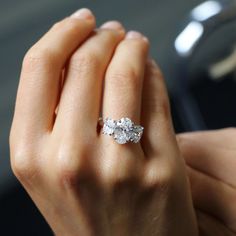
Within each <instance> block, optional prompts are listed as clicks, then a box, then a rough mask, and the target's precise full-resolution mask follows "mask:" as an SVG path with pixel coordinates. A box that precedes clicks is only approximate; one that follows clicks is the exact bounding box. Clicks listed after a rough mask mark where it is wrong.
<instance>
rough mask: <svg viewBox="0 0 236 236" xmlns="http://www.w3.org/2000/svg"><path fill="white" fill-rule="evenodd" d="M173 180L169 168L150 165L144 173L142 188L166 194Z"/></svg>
mask: <svg viewBox="0 0 236 236" xmlns="http://www.w3.org/2000/svg"><path fill="white" fill-rule="evenodd" d="M173 180H174V170H173V168H171V167H170V166H167V167H165V168H158V167H157V166H155V165H151V166H150V167H149V168H148V169H147V172H146V177H145V179H144V186H145V187H146V188H147V189H156V190H159V191H161V192H166V191H168V189H170V186H171V185H172V182H173Z"/></svg>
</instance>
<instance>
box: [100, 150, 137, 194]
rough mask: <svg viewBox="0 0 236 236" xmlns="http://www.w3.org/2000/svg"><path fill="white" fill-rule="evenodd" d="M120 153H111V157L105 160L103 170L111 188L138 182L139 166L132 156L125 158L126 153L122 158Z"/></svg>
mask: <svg viewBox="0 0 236 236" xmlns="http://www.w3.org/2000/svg"><path fill="white" fill-rule="evenodd" d="M120 155H121V153H119V154H113V155H109V159H107V160H105V161H104V164H103V170H102V171H101V173H102V175H103V179H104V180H105V182H106V183H105V185H106V186H107V187H108V188H109V189H111V190H116V189H119V188H120V187H122V188H123V187H128V186H131V185H132V184H134V183H136V182H138V171H137V168H136V167H137V166H136V165H135V164H134V163H133V161H134V160H131V158H130V157H129V158H125V155H124V156H123V157H122V160H121V156H120ZM111 156H112V158H111Z"/></svg>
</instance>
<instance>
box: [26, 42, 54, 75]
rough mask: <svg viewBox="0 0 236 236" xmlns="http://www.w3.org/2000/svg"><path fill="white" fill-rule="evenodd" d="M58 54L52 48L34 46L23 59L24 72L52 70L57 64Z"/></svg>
mask: <svg viewBox="0 0 236 236" xmlns="http://www.w3.org/2000/svg"><path fill="white" fill-rule="evenodd" d="M57 62H58V60H57V55H56V53H55V52H53V51H52V50H51V49H48V48H39V47H38V46H36V45H35V46H33V47H32V48H31V49H30V50H29V51H28V52H27V53H26V55H25V57H24V59H23V64H22V69H23V71H24V72H37V71H42V70H48V69H49V70H51V68H52V67H55V66H57Z"/></svg>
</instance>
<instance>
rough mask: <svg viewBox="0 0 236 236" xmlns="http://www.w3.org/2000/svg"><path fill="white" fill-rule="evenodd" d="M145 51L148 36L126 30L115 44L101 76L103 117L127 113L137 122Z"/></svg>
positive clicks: (114, 117) (125, 114) (126, 114)
mask: <svg viewBox="0 0 236 236" xmlns="http://www.w3.org/2000/svg"><path fill="white" fill-rule="evenodd" d="M147 54H148V40H147V38H146V37H144V36H143V35H141V34H140V33H138V32H133V31H131V32H129V33H128V34H127V35H126V38H125V39H124V40H123V41H122V42H121V43H120V44H119V46H118V47H117V49H116V52H115V55H114V57H113V59H112V61H111V63H110V65H109V67H108V70H107V73H106V76H105V89H104V98H103V117H104V118H108V117H109V118H112V119H116V120H118V119H120V118H122V117H129V118H130V119H131V120H133V121H134V122H135V123H139V122H140V110H141V97H142V96H141V95H142V84H143V77H144V70H145V63H146V61H147Z"/></svg>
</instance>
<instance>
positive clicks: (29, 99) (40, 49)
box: [14, 9, 95, 132]
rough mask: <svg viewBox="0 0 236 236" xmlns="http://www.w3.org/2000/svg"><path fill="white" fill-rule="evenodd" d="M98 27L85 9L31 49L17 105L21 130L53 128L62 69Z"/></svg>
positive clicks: (25, 63) (53, 28) (15, 121)
mask: <svg viewBox="0 0 236 236" xmlns="http://www.w3.org/2000/svg"><path fill="white" fill-rule="evenodd" d="M94 25H95V19H94V16H93V15H92V13H91V12H90V11H89V10H87V9H82V10H80V11H78V12H76V13H75V14H74V15H72V16H71V17H68V18H66V19H64V20H62V21H60V22H59V23H56V24H55V25H54V26H53V27H52V28H51V29H50V30H49V32H48V33H47V34H46V35H45V36H44V37H43V38H42V39H40V41H39V42H38V43H36V44H35V45H34V46H33V47H32V48H31V49H30V50H29V52H28V53H27V55H26V57H25V59H24V62H23V68H22V74H21V80H20V85H19V90H18V96H17V102H16V111H15V119H14V123H17V124H20V125H17V129H18V131H19V130H20V129H23V130H30V131H32V132H33V131H34V130H35V131H37V132H38V131H42V130H43V131H45V130H46V131H48V130H50V129H51V128H52V123H53V119H54V112H55V108H56V105H57V101H58V96H59V95H58V92H59V88H60V82H61V81H60V78H61V73H62V69H63V67H64V66H65V63H66V61H67V60H68V58H69V57H70V55H71V54H72V52H73V51H75V50H76V48H77V47H78V46H79V44H80V43H82V42H83V41H84V40H85V39H86V37H88V35H89V34H90V33H91V31H92V30H93V28H94ZM26 127H27V128H26Z"/></svg>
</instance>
